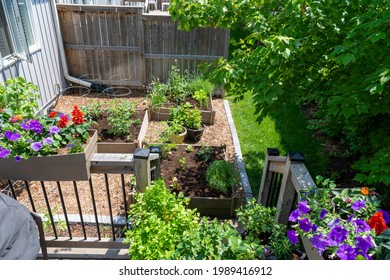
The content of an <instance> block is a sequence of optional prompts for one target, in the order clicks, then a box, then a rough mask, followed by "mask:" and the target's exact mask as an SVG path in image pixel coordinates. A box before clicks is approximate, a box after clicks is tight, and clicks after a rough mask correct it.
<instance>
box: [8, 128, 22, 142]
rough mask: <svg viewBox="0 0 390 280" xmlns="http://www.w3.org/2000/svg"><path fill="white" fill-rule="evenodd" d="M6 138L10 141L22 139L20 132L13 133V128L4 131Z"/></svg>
mask: <svg viewBox="0 0 390 280" xmlns="http://www.w3.org/2000/svg"><path fill="white" fill-rule="evenodd" d="M4 136H5V138H7V139H8V140H10V141H18V140H19V139H20V134H19V133H13V132H12V131H11V130H7V131H6V132H5V133H4Z"/></svg>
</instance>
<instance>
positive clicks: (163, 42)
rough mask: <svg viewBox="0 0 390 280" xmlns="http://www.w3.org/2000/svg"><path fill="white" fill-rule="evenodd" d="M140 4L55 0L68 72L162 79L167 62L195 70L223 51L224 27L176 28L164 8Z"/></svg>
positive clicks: (128, 81) (116, 80)
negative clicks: (160, 11) (146, 9)
mask: <svg viewBox="0 0 390 280" xmlns="http://www.w3.org/2000/svg"><path fill="white" fill-rule="evenodd" d="M142 9H143V8H142V7H129V6H115V7H113V6H93V5H65V4H57V10H58V14H59V18H60V26H61V30H62V34H63V41H64V47H65V50H66V55H67V62H68V68H69V72H70V74H71V75H72V76H75V77H80V76H82V75H85V74H101V75H102V77H101V79H100V83H102V84H105V85H118V84H122V85H133V86H137V85H138V86H143V85H147V84H150V83H151V82H152V80H153V78H158V79H159V80H160V81H162V82H165V81H166V80H167V78H168V73H169V71H170V69H171V66H172V65H173V64H176V65H177V66H178V67H179V68H180V69H181V70H182V71H185V70H187V71H188V72H190V73H193V72H195V71H196V68H197V66H198V65H199V64H201V63H202V62H205V61H213V60H216V59H218V58H220V57H226V56H227V46H228V42H227V41H226V40H229V30H224V29H220V28H203V29H195V30H192V31H190V32H187V31H182V30H179V29H178V25H177V23H176V22H173V21H172V20H171V17H170V15H169V14H166V15H151V14H143V13H142Z"/></svg>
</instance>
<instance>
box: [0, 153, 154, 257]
mask: <svg viewBox="0 0 390 280" xmlns="http://www.w3.org/2000/svg"><path fill="white" fill-rule="evenodd" d="M90 171H91V177H90V179H89V180H88V181H61V182H60V181H53V182H52V181H49V182H48V181H11V180H8V186H7V187H6V188H5V190H3V191H6V192H7V191H8V194H9V195H10V196H12V197H14V198H15V199H16V200H18V201H19V202H21V203H22V204H24V205H26V206H27V207H28V208H29V210H30V211H32V212H33V213H37V214H39V216H41V218H42V220H43V223H44V226H45V228H46V232H45V242H44V243H45V246H46V247H47V251H48V253H49V256H50V257H55V258H84V257H86V258H94V259H99V258H104V259H107V258H108V259H128V255H127V249H128V247H129V245H128V244H124V243H123V240H124V239H123V237H122V236H123V232H122V231H123V229H124V228H127V227H130V226H131V225H130V224H129V223H128V221H127V212H128V209H129V206H130V205H131V204H133V203H134V202H135V200H134V195H135V192H137V191H138V192H143V191H144V190H145V188H146V187H147V186H148V185H150V184H151V182H152V181H153V180H155V179H157V178H159V177H160V157H159V149H157V148H153V147H151V148H150V149H137V150H136V151H135V152H134V154H113V153H112V154H110V153H96V154H94V155H93V158H92V160H91V169H90ZM64 172H66V170H64ZM132 174H133V175H134V177H135V178H136V183H135V185H131V184H130V182H131V175H132Z"/></svg>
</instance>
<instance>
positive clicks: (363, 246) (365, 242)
mask: <svg viewBox="0 0 390 280" xmlns="http://www.w3.org/2000/svg"><path fill="white" fill-rule="evenodd" d="M372 246H373V243H372V241H371V237H370V236H357V237H356V248H357V249H359V250H360V251H362V252H363V253H365V254H366V253H367V252H368V250H370V249H371V248H372Z"/></svg>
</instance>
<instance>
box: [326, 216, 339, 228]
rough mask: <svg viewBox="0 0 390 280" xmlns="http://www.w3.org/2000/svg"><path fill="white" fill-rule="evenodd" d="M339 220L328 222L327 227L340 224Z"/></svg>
mask: <svg viewBox="0 0 390 280" xmlns="http://www.w3.org/2000/svg"><path fill="white" fill-rule="evenodd" d="M340 221H341V220H340V219H339V218H337V219H334V220H332V221H330V223H329V224H328V227H333V226H334V225H337V224H338V223H340Z"/></svg>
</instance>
